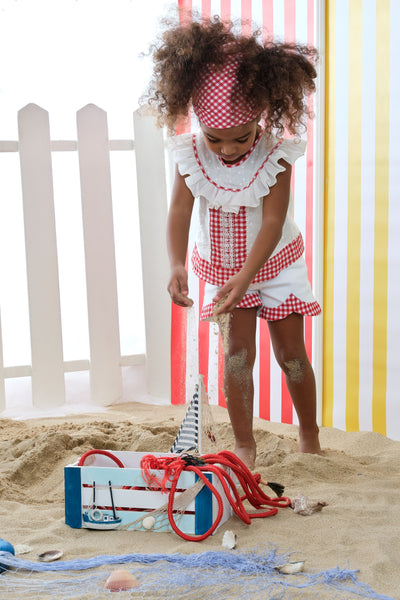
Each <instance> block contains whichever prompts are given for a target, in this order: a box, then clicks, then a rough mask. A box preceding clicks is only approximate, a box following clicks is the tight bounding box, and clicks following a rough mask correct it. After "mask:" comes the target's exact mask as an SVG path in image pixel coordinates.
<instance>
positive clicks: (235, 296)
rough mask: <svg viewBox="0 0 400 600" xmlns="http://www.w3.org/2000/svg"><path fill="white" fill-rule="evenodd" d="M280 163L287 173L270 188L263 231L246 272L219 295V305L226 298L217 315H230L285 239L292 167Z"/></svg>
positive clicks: (264, 204) (231, 280)
mask: <svg viewBox="0 0 400 600" xmlns="http://www.w3.org/2000/svg"><path fill="white" fill-rule="evenodd" d="M280 163H281V164H282V165H283V166H284V167H285V171H282V172H281V173H279V174H278V175H277V179H276V183H275V185H274V186H272V188H271V189H270V192H269V194H268V196H265V198H264V203H263V218H262V224H261V228H260V231H259V232H258V235H257V237H256V239H255V241H254V244H253V246H252V248H251V250H250V252H249V255H248V257H247V259H246V262H245V263H244V265H243V267H242V269H241V270H240V271H239V273H237V274H236V275H234V276H233V277H231V278H230V279H229V280H228V281H227V282H226V283H225V285H224V286H223V287H222V288H221V289H220V290H219V291H218V293H217V294H216V296H215V298H214V301H215V302H219V301H220V300H222V298H225V297H226V300H225V302H224V303H223V305H222V306H221V307H220V308H219V309H218V311H217V312H216V314H221V313H225V312H230V311H232V310H233V309H234V308H235V306H236V305H237V304H239V302H240V301H241V300H242V299H243V297H244V295H245V293H246V291H247V289H248V287H249V285H250V283H251V282H252V280H253V279H254V277H255V275H256V273H257V272H258V271H259V270H260V269H261V267H262V266H263V265H264V264H265V262H266V261H267V260H268V259H269V257H270V256H271V254H272V252H273V251H274V249H275V247H276V245H277V244H278V242H279V240H280V239H281V236H282V228H283V224H284V222H285V218H286V213H287V210H288V206H289V198H290V178H291V174H292V167H291V165H290V164H289V163H287V162H286V161H284V160H282V159H281V160H280Z"/></svg>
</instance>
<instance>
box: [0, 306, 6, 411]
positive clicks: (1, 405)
mask: <svg viewBox="0 0 400 600" xmlns="http://www.w3.org/2000/svg"><path fill="white" fill-rule="evenodd" d="M5 407H6V386H5V383H4V359H3V335H2V332H1V317H0V412H1V411H2V410H4V409H5Z"/></svg>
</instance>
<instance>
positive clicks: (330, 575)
mask: <svg viewBox="0 0 400 600" xmlns="http://www.w3.org/2000/svg"><path fill="white" fill-rule="evenodd" d="M288 562H291V555H290V553H284V554H279V553H278V551H277V549H276V548H266V547H265V548H257V549H255V550H252V551H248V552H241V551H237V550H234V551H229V550H223V551H216V552H212V551H207V552H202V553H199V554H180V553H175V554H128V555H120V556H112V555H102V556H97V557H94V558H90V559H76V560H72V561H57V562H54V563H40V562H32V561H27V560H23V559H20V558H18V557H15V556H13V555H12V554H10V553H9V552H0V565H4V566H6V567H7V570H5V571H4V572H3V573H2V574H1V575H0V597H1V598H7V600H20V599H21V600H22V598H24V599H26V598H29V600H36V599H39V598H40V599H41V600H43V599H44V600H46V599H47V598H54V599H57V600H95V599H96V600H98V599H100V600H102V599H103V598H108V599H109V598H110V593H112V592H110V591H108V590H106V589H104V584H105V582H106V580H107V578H108V577H109V575H110V573H111V572H112V570H113V569H114V568H115V569H117V568H118V569H121V568H124V569H126V570H128V571H130V572H131V573H132V574H133V575H134V576H135V577H136V579H137V581H138V582H139V586H138V587H137V588H134V589H132V590H130V591H121V592H118V593H119V594H120V595H119V596H117V598H121V600H125V599H128V598H129V599H132V600H142V599H145V600H170V599H177V598H179V599H182V600H199V599H201V598H204V599H207V600H225V599H226V600H234V599H236V598H237V599H240V600H243V599H244V598H249V599H250V598H251V599H252V600H297V599H299V600H300V599H301V598H307V600H313V599H314V598H315V599H319V600H333V599H336V598H337V599H338V600H351V599H352V598H369V599H374V600H395V599H394V598H391V597H389V596H385V595H382V594H379V593H377V592H375V591H374V590H372V589H371V587H370V586H368V585H367V584H364V583H361V582H360V581H358V577H357V571H354V570H350V569H346V568H339V567H336V568H334V569H329V570H325V571H320V572H309V571H307V570H305V571H304V572H300V573H296V574H293V575H285V574H282V573H281V572H279V571H278V570H277V567H279V566H281V565H283V564H287V563H288ZM114 597H115V596H114V595H113V596H112V598H114Z"/></svg>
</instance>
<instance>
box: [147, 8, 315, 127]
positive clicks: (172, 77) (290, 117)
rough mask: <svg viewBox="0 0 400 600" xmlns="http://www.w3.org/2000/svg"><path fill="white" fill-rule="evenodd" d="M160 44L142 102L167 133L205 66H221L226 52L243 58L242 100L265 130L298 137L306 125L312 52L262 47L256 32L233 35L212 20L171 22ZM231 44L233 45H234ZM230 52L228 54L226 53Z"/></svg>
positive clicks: (240, 72)
mask: <svg viewBox="0 0 400 600" xmlns="http://www.w3.org/2000/svg"><path fill="white" fill-rule="evenodd" d="M164 24H165V25H166V26H167V29H166V30H165V31H164V32H163V34H162V36H161V38H160V41H159V43H158V44H157V43H156V44H154V45H152V46H151V48H150V54H151V56H152V58H153V63H154V68H153V77H152V79H151V82H150V84H149V89H148V92H147V94H145V95H144V96H143V97H142V98H141V103H142V104H143V103H144V102H146V103H148V104H149V105H150V106H153V107H155V108H156V110H157V112H158V122H159V125H161V126H163V125H166V126H167V127H168V129H169V131H170V132H172V131H174V129H175V127H176V125H177V123H179V122H180V121H181V120H182V119H184V118H185V117H187V115H188V113H189V109H190V107H191V98H192V92H193V88H194V85H195V83H196V81H198V79H199V77H200V74H201V72H202V70H203V69H204V67H205V65H206V64H209V63H212V64H214V65H216V67H217V68H218V66H222V65H223V64H224V62H225V59H226V54H227V52H226V50H224V51H221V48H222V47H223V46H225V45H226V44H231V45H230V46H228V48H234V50H232V51H233V52H234V53H235V54H236V53H240V54H241V57H242V58H241V64H240V67H239V69H238V83H239V85H240V86H241V88H242V90H243V94H244V96H245V97H246V98H247V99H248V100H249V101H250V102H251V103H252V105H253V106H256V107H259V108H260V114H262V118H263V121H264V126H265V129H266V130H267V132H271V131H272V130H275V131H276V133H277V134H278V135H282V134H283V132H284V130H285V129H286V130H287V131H289V132H290V133H292V134H298V133H299V131H300V130H301V129H302V127H304V126H305V124H306V119H307V116H309V114H310V113H309V109H308V106H307V96H308V95H309V94H311V93H312V92H313V91H314V90H315V83H314V79H315V78H316V76H317V73H316V70H315V66H314V64H315V61H316V59H317V51H316V49H315V48H313V47H310V46H305V45H300V44H285V43H280V42H278V43H277V42H273V41H267V42H265V43H260V41H259V37H260V35H259V33H260V32H254V33H253V34H252V35H251V36H242V35H236V34H235V33H233V29H234V25H233V23H232V22H225V21H222V20H221V19H220V18H219V17H212V18H211V19H208V20H206V21H202V22H201V23H200V22H188V23H187V24H176V23H175V24H171V22H169V23H168V22H167V21H166V20H164ZM232 42H233V44H232ZM228 51H230V50H228Z"/></svg>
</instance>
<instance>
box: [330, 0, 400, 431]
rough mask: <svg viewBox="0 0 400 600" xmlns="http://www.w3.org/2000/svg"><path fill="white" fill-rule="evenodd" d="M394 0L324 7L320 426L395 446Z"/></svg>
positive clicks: (339, 1) (397, 157)
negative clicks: (370, 434) (366, 434)
mask: <svg viewBox="0 0 400 600" xmlns="http://www.w3.org/2000/svg"><path fill="white" fill-rule="evenodd" d="M399 25H400V2H399V0H327V3H326V66H327V71H326V137H325V175H326V177H325V231H324V236H325V261H324V267H325V278H324V281H325V283H324V385H323V388H324V389H323V391H324V394H323V424H324V425H327V426H334V427H339V428H342V429H346V430H347V431H357V430H373V431H377V432H379V433H382V434H384V435H387V436H389V437H391V438H394V439H400V391H399V385H398V380H399V372H400V350H399V341H400V314H399V306H400V265H399V262H400V178H399V175H400V171H399V162H400V150H399V149H398V148H397V139H398V138H399V134H400V118H399V108H398V107H399V106H400V73H399V60H400V36H399V33H398V28H399Z"/></svg>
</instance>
